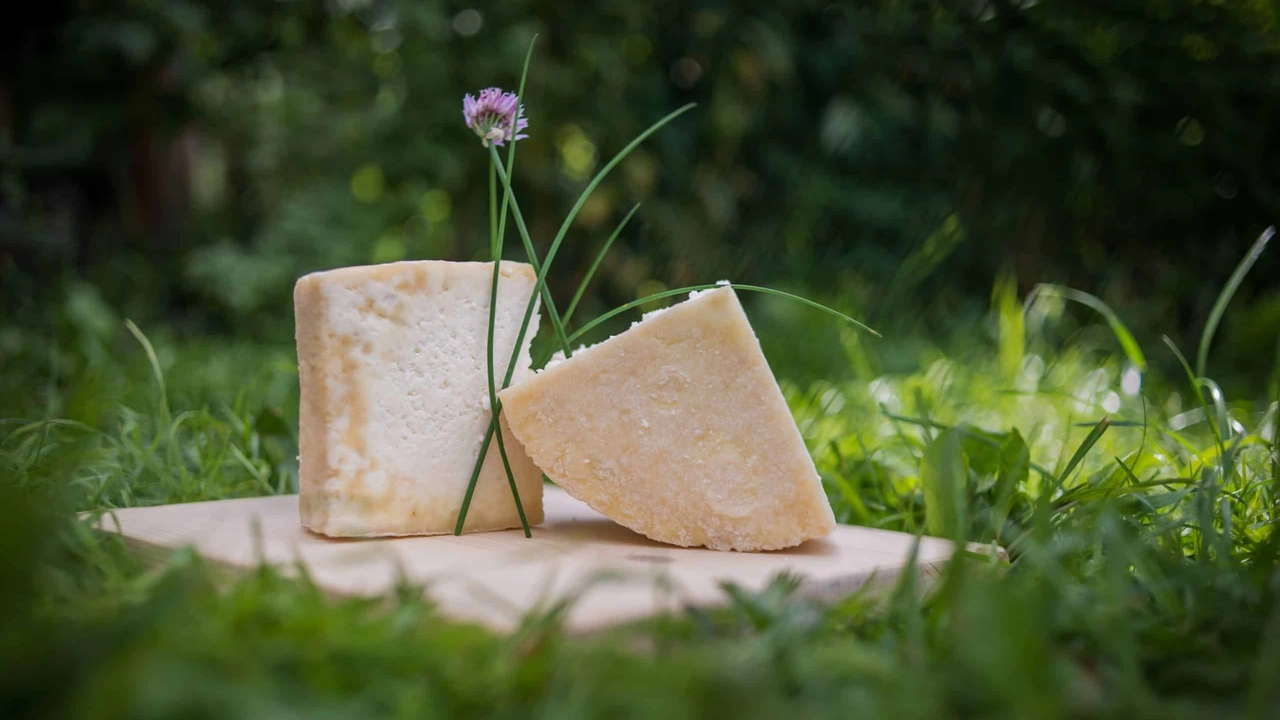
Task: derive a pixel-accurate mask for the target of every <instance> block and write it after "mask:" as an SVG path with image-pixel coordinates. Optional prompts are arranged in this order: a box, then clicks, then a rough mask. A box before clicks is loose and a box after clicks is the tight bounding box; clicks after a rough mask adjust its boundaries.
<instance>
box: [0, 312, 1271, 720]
mask: <svg viewBox="0 0 1280 720" xmlns="http://www.w3.org/2000/svg"><path fill="white" fill-rule="evenodd" d="M997 294H998V295H999V293H997ZM994 306H995V307H994V310H993V317H995V318H998V317H999V316H1000V315H1001V313H1002V312H1007V311H1008V308H1009V307H1010V303H1009V302H1008V298H1007V297H997V301H996V302H995V303H994ZM1064 312H1065V309H1064V306H1063V305H1062V304H1061V303H1060V302H1056V301H1055V299H1054V298H1050V297H1045V298H1041V299H1040V300H1039V301H1037V303H1036V304H1035V305H1034V306H1033V307H1032V308H1031V309H1030V312H1029V313H1028V315H1027V318H1029V319H1028V321H1027V322H1026V324H1025V325H1023V324H1022V323H1017V322H1012V320H1011V319H1005V320H1004V321H1001V322H998V323H994V326H995V327H998V328H1000V333H1001V334H1000V336H999V337H996V338H993V339H992V340H991V341H981V342H975V344H974V346H973V347H971V348H970V349H969V350H968V351H967V352H966V353H965V354H963V355H959V356H955V357H950V358H945V357H944V358H936V359H929V360H925V361H924V362H922V363H921V365H920V367H919V369H918V370H916V371H913V372H908V373H899V374H892V375H883V376H880V377H864V378H861V379H858V380H855V381H850V382H847V383H840V384H835V383H829V382H818V383H815V384H813V385H810V386H805V387H800V386H795V385H793V384H790V383H786V382H784V391H785V394H786V396H787V398H788V401H789V403H790V405H791V407H792V409H793V411H794V413H795V415H796V418H797V421H798V423H799V426H800V428H801V430H802V433H803V435H804V437H805V439H806V442H807V443H808V444H809V446H810V449H811V450H812V452H813V454H814V457H815V461H816V464H817V467H818V469H819V472H820V474H821V476H822V479H823V483H824V486H825V487H826V489H827V491H828V494H829V496H830V497H831V500H832V504H833V507H834V509H835V511H836V513H837V516H838V517H839V519H840V520H841V521H843V522H852V523H857V524H863V525H869V526H873V527H882V528H888V529H895V530H905V531H908V532H921V531H923V530H925V529H927V530H929V531H930V532H934V533H938V534H944V535H951V536H954V537H963V538H964V539H966V540H971V541H976V542H993V543H999V544H1001V545H1003V546H1005V547H1006V548H1008V549H1009V551H1010V555H1011V562H1010V563H1009V564H1008V565H1003V564H1000V563H993V562H992V561H991V560H990V559H987V558H978V557H962V558H960V559H958V560H957V561H956V562H954V563H952V564H951V565H950V566H948V568H947V569H946V571H945V572H944V573H943V575H942V577H941V578H940V579H939V580H938V582H937V584H936V586H935V587H934V588H933V590H931V591H930V592H928V593H923V594H922V593H920V592H919V589H918V588H915V587H913V586H912V585H911V584H910V578H908V580H907V581H904V584H903V585H901V586H899V587H897V588H895V589H894V590H893V591H892V592H891V593H890V595H889V596H888V597H885V598H875V597H870V596H853V597H849V598H845V599H843V600H840V601H837V602H834V603H828V604H817V603H814V602H811V601H808V600H805V599H803V598H802V597H800V596H798V595H797V594H796V593H795V587H796V581H795V580H793V579H790V578H786V577H781V578H779V579H778V580H777V581H776V582H775V583H774V584H773V585H772V586H771V587H769V588H768V589H766V590H765V591H763V592H760V593H748V592H745V591H743V590H741V589H738V588H732V587H729V588H726V589H725V592H726V598H727V600H728V602H729V606H728V607H727V608H726V609H724V610H721V611H712V612H706V611H693V610H690V611H688V612H685V613H681V614H679V615H675V616H671V617H666V618H660V619H656V620H654V621H652V622H650V623H644V624H640V625H637V626H632V627H628V628H620V629H617V630H614V631H610V632H608V633H605V634H603V635H600V636H594V637H587V638H573V637H568V636H566V635H564V634H563V633H562V632H561V631H560V630H559V629H558V617H559V614H560V613H561V612H562V611H563V609H552V610H550V611H548V612H546V613H544V614H541V615H537V616H532V617H528V618H526V619H525V621H524V623H523V625H522V626H521V628H520V629H519V630H518V631H516V632H514V633H512V634H509V635H495V634H492V633H489V632H487V631H484V630H481V629H479V628H476V627H472V626H468V625H465V624H458V623H454V622H451V621H448V620H446V619H443V618H441V617H439V616H438V615H437V614H436V613H435V611H434V609H433V608H432V606H431V604H430V601H429V599H427V598H425V597H424V596H423V594H422V592H421V590H420V589H419V588H413V587H402V588H400V589H399V590H398V591H397V592H395V593H392V594H389V595H388V596H386V597H382V598H371V599H364V600H335V599H331V598H328V597H326V596H325V595H324V594H323V593H321V592H319V591H318V590H317V589H316V588H315V587H313V586H312V585H311V584H310V583H309V582H308V581H307V579H306V578H305V576H304V577H303V578H301V579H296V578H295V579H290V578H286V577H284V576H282V575H281V574H279V573H277V572H276V571H274V570H271V569H269V568H263V569H260V570H259V571H258V572H255V573H253V574H251V575H250V576H248V577H245V578H241V579H237V580H231V581H228V580H226V579H225V578H223V577H222V576H220V575H219V574H218V573H217V572H215V571H213V570H212V569H210V568H208V567H206V566H205V565H204V564H203V563H202V562H201V561H200V559H199V558H197V557H193V556H192V555H190V554H189V553H185V552H178V553H176V554H175V555H174V556H173V557H172V558H171V559H170V561H169V562H168V564H167V565H166V566H164V567H163V568H160V569H154V570H147V569H144V568H141V567H139V566H138V565H137V564H136V563H135V562H134V561H133V560H132V559H131V558H130V556H129V555H128V554H127V553H126V552H124V550H123V548H122V547H121V546H120V544H119V542H118V541H116V540H115V539H114V538H112V537H110V536H102V535H97V534H95V533H92V532H90V531H89V530H88V529H87V525H86V523H84V522H82V521H79V520H77V519H76V518H75V516H74V514H73V512H74V511H77V510H105V509H109V508H112V507H121V506H128V505H140V504H153V503H162V502H182V501H191V500H203V499H213V498H221V497H234V496H245V495H260V494H269V493H276V492H290V491H295V490H296V464H295V461H294V460H293V457H294V455H295V453H296V444H295V443H296V436H295V428H296V417H294V415H295V413H296V394H295V393H296V387H295V383H296V377H295V376H294V375H293V373H292V371H291V367H290V353H289V349H288V348H263V347H258V346H249V345H244V346H241V345H236V344H234V343H232V344H230V345H227V344H200V343H183V342H178V341H176V340H174V339H172V338H167V337H164V336H163V333H153V334H152V336H151V337H150V339H148V335H145V334H143V331H142V330H138V332H137V334H136V337H135V336H134V335H132V334H131V333H130V332H124V331H123V330H122V331H121V332H120V333H118V335H119V337H116V338H113V339H111V340H110V341H108V342H107V343H106V344H105V345H104V346H103V347H102V348H99V350H101V352H85V353H83V355H82V356H80V357H78V358H76V357H71V358H69V359H67V360H65V361H64V362H60V363H59V368H60V369H59V370H58V376H57V377H56V378H52V379H51V380H50V382H47V383H43V384H42V383H36V382H32V383H28V384H27V385H25V386H23V387H26V388H28V389H27V390H25V391H24V392H22V393H17V394H11V395H9V396H8V397H6V398H5V401H6V410H5V413H4V414H5V415H6V416H10V419H7V420H5V421H4V422H3V424H2V425H0V473H3V477H4V478H5V481H4V482H3V484H2V485H0V493H3V495H4V497H2V498H0V513H2V514H3V518H2V519H0V558H2V559H3V560H0V561H2V562H3V563H4V564H5V565H4V567H2V568H0V572H3V577H4V578H5V579H6V582H5V583H3V588H2V589H0V613H3V617H5V618H6V620H7V622H6V623H4V624H3V625H2V626H0V658H3V665H4V667H6V668H7V671H6V673H4V674H3V677H2V678H0V707H3V709H4V715H5V716H6V717H52V716H58V717H74V716H93V717H105V716H120V717H125V716H149V717H163V716H183V717H189V716H218V717H229V716H238V717H264V716H286V715H288V716H297V715H300V714H307V715H317V716H326V715H333V716H342V717H386V716H395V717H506V716H511V715H513V714H523V715H531V716H537V717H593V716H605V715H608V716H619V717H664V718H666V717H674V718H678V717H734V718H738V717H765V716H779V715H782V714H784V713H785V714H787V715H788V716H795V717H801V718H808V717H814V718H817V717H841V718H848V717H855V718H856V717H868V718H871V717H876V718H879V717H913V718H949V717H957V716H982V717H1010V718H1014V717H1016V718H1026V717H1054V718H1058V717H1112V716H1121V715H1123V716H1127V717H1159V718H1200V717H1204V718H1221V717H1274V712H1275V708H1276V707H1277V706H1278V705H1277V703H1280V604H1278V603H1277V591H1278V590H1280V566H1278V565H1277V550H1278V549H1280V547H1278V543H1280V541H1278V540H1277V536H1276V534H1275V524H1276V521H1277V502H1276V499H1277V493H1280V472H1277V465H1278V464H1280V459H1278V458H1277V452H1276V446H1275V432H1276V430H1275V428H1276V425H1277V422H1278V418H1277V406H1276V404H1275V401H1274V399H1271V400H1266V399H1263V398H1245V399H1229V398H1219V397H1215V393H1214V392H1213V390H1212V387H1213V385H1212V383H1211V381H1207V380H1202V379H1199V378H1197V379H1196V383H1195V384H1192V382H1191V381H1189V380H1188V379H1186V378H1179V379H1162V378H1159V377H1155V376H1153V375H1152V374H1150V373H1148V374H1145V375H1144V374H1142V373H1139V372H1138V371H1137V367H1136V366H1135V365H1134V363H1133V362H1132V361H1131V360H1130V359H1129V357H1128V356H1126V354H1125V352H1123V351H1121V350H1119V348H1120V345H1119V343H1116V342H1115V341H1114V339H1113V341H1112V342H1113V343H1114V344H1113V345H1112V347H1113V348H1114V349H1113V350H1112V351H1111V352H1100V351H1099V347H1098V345H1097V344H1096V342H1095V341H1094V340H1089V341H1087V342H1086V340H1085V338H1084V337H1083V336H1077V340H1076V341H1074V342H1073V343H1069V344H1066V345H1056V344H1052V343H1051V342H1050V341H1048V340H1046V339H1045V337H1046V336H1047V333H1041V332H1039V331H1038V330H1037V329H1036V328H1043V327H1047V326H1049V325H1052V324H1053V323H1054V322H1055V321H1056V320H1057V319H1058V318H1060V317H1061V316H1062V314H1063V313H1064ZM1032 319H1034V321H1033V320H1032ZM1027 328H1030V329H1027ZM131 330H132V329H131ZM1015 334H1016V335H1017V337H1010V335H1015ZM876 342H877V343H880V342H891V340H890V341H876ZM64 344H65V343H64V342H63V340H62V339H60V338H54V337H47V338H43V339H32V341H31V342H29V343H28V344H27V345H26V346H25V348H26V349H25V350H21V351H19V352H17V353H16V354H14V355H12V356H10V357H8V358H6V360H7V361H8V362H9V365H7V366H6V373H7V374H8V375H10V376H11V377H19V376H21V377H24V378H39V377H41V376H42V375H43V374H47V373H48V372H51V371H50V370H49V368H48V367H47V366H46V363H45V348H46V346H48V345H55V346H62V345H64ZM875 348H876V345H875V344H874V343H861V344H860V351H861V352H867V353H874V352H876V349H875ZM933 357H936V356H933ZM261 368H268V369H267V370H265V371H264V370H261ZM19 370H21V372H19ZM243 378H253V380H251V381H250V382H247V383H246V382H244V381H243V380H242V379H243ZM13 387H17V386H13ZM1205 388H1209V390H1208V391H1207V392H1206V391H1205ZM1201 395H1203V396H1204V398H1205V401H1204V403H1203V404H1202V403H1201V401H1200V400H1199V399H1198V397H1199V396H1201ZM104 397H107V398H109V400H106V401H104V399H103V398H104ZM47 409H52V410H55V411H56V412H53V413H51V414H48V415H41V414H39V413H41V412H43V411H45V410H47ZM18 415H22V418H21V419H18V418H17V416H18Z"/></svg>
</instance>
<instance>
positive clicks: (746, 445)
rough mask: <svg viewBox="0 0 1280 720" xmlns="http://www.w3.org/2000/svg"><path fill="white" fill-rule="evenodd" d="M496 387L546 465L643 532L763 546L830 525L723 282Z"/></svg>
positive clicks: (571, 488)
mask: <svg viewBox="0 0 1280 720" xmlns="http://www.w3.org/2000/svg"><path fill="white" fill-rule="evenodd" d="M500 397H501V401H502V405H503V415H504V417H505V418H506V419H507V422H508V423H509V424H510V426H511V430H512V431H513V432H514V433H515V435H516V438H518V439H519V440H520V442H521V444H522V445H523V446H524V448H525V450H526V451H527V452H528V453H529V456H530V457H531V458H533V461H534V463H536V464H537V465H538V467H540V468H542V470H543V472H545V473H546V474H547V475H548V476H550V477H551V478H552V479H553V480H554V481H555V482H556V483H557V484H558V485H560V487H562V488H564V489H565V490H566V491H567V492H568V493H569V494H570V495H573V496H574V497H576V498H578V499H579V500H582V501H583V502H585V503H587V504H588V505H590V506H591V507H592V508H594V509H595V510H597V511H599V512H600V513H601V514H603V515H605V516H606V517H608V518H610V519H612V520H614V521H616V522H618V523H620V524H622V525H624V526H626V527H628V528H631V529H632V530H635V531H636V532H639V533H641V534H643V535H645V536H647V537H650V538H652V539H654V540H659V541H661V542H666V543H671V544H673V545H683V546H686V547H697V546H706V547H709V548H713V549H717V550H774V549H778V548H785V547H791V546H794V545H799V544H800V543H802V542H804V541H806V540H809V539H812V538H817V537H821V536H823V535H826V534H827V533H829V532H831V531H832V530H833V529H835V517H834V516H833V515H832V512H831V505H830V503H829V502H828V500H827V497H826V494H825V493H824V492H823V489H822V483H821V481H820V480H819V478H818V473H817V472H816V471H815V470H814V466H813V460H812V458H810V457H809V453H808V451H807V450H806V448H805V446H804V441H803V440H802V439H801V437H800V431H799V430H798V429H797V428H796V424H795V420H794V419H793V418H792V416H791V412H790V410H789V409H788V408H787V403H786V401H785V400H784V399H783V397H782V392H781V391H780V390H779V389H778V384H777V382H776V381H775V380H774V378H773V374H772V373H771V372H770V371H769V365H768V363H767V362H766V361H765V358H764V354H763V353H761V351H760V344H759V342H758V341H757V340H756V336H755V333H754V332H752V330H751V325H750V324H749V323H748V322H747V316H746V314H745V313H743V311H742V306H741V305H740V304H739V303H738V298H737V296H736V295H735V294H734V292H733V290H732V289H731V288H728V287H723V288H717V289H715V290H712V291H707V292H703V293H695V295H694V296H692V297H691V299H690V300H688V301H687V302H684V303H681V304H679V305H675V306H673V307H670V308H667V309H665V310H662V311H660V312H658V313H651V314H650V315H649V316H647V317H646V318H645V320H644V321H643V322H640V323H638V324H636V325H634V326H633V327H632V328H631V329H630V330H627V331H626V332H623V333H621V334H619V335H616V336H614V337H612V338H610V339H608V340H606V341H604V342H602V343H600V344H598V345H595V346H593V347H590V348H587V349H585V350H582V351H579V352H578V353H576V354H574V356H573V357H572V358H570V359H568V360H564V361H562V362H559V363H557V364H555V365H553V366H550V367H548V368H547V369H545V370H543V371H542V372H540V373H538V374H537V375H535V376H534V377H532V378H530V379H528V380H526V381H524V382H523V383H520V384H519V385H514V386H512V387H510V388H508V389H507V390H505V391H503V393H502V394H501V396H500Z"/></svg>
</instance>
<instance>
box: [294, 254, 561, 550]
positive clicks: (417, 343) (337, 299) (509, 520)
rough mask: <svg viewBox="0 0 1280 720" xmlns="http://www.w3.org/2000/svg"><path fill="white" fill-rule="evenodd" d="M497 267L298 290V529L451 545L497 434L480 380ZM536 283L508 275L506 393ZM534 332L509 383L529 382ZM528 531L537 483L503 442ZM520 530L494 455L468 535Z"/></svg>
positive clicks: (349, 273) (360, 276) (388, 271)
mask: <svg viewBox="0 0 1280 720" xmlns="http://www.w3.org/2000/svg"><path fill="white" fill-rule="evenodd" d="M492 272H493V264H492V263H454V262H441V261H424V262H399V263H391V264H388V265H373V266H368V267H350V268H342V269H339V270H330V271H327V272H319V273H313V274H311V275H307V276H305V277H303V278H302V279H300V280H298V284H297V285H296V286H295V288H294V292H293V302H294V313H295V319H296V323H297V341H298V375H299V378H300V381H301V386H302V395H301V407H300V409H299V430H300V433H299V438H298V440H299V442H298V444H299V451H300V455H299V463H300V467H299V481H300V482H299V484H300V486H301V488H300V489H301V491H302V496H301V502H300V505H301V515H302V524H303V525H304V526H306V527H307V528H310V529H311V530H313V531H315V532H317V533H321V534H324V535H333V536H342V537H367V536H377V535H426V534H435V533H447V532H452V531H453V527H454V523H455V522H456V521H457V517H458V510H459V508H460V507H461V505H462V498H463V495H464V494H465V492H466V487H467V483H468V481H469V480H470V477H471V471H472V468H473V466H474V464H475V460H476V458H477V457H478V456H479V454H480V445H481V442H482V441H483V439H484V434H485V430H486V429H487V428H488V425H489V418H490V413H489V394H488V370H487V366H486V362H487V357H486V348H487V332H488V325H489V297H490V283H491V282H492V275H491V274H492ZM535 279H536V276H535V275H534V272H533V268H531V267H529V266H528V265H525V264H523V263H512V262H504V263H502V267H501V277H500V279H499V284H498V310H497V322H496V330H495V335H494V338H495V343H494V362H495V367H496V372H497V375H498V382H499V383H501V377H502V374H503V373H505V371H506V366H507V361H508V360H509V359H510V358H511V349H512V347H514V345H515V341H516V335H517V334H518V333H519V330H520V322H521V320H522V319H523V317H524V312H525V307H526V304H527V303H528V302H529V296H530V295H531V294H532V293H533V288H534V282H535ZM536 317H537V316H536V315H535V319H534V321H533V322H531V323H530V325H531V326H530V328H529V332H528V333H527V335H526V337H525V342H524V347H523V348H521V351H520V356H519V361H518V365H517V368H516V372H515V379H523V378H524V377H525V376H528V375H531V374H532V373H531V372H530V370H529V342H530V341H531V339H532V338H533V336H534V334H535V333H536V332H537V324H536V322H537V320H536ZM504 440H505V441H506V449H507V457H508V458H509V460H510V461H511V470H512V473H513V474H514V475H515V478H516V483H517V487H518V488H519V490H520V499H521V501H522V503H523V505H524V510H525V514H526V516H527V517H528V520H529V522H530V523H531V524H533V523H539V522H542V475H541V473H540V472H539V471H538V468H537V467H536V466H534V464H533V463H532V462H531V461H530V460H529V457H528V456H527V455H526V454H525V452H524V450H523V449H521V447H520V443H519V442H517V441H516V440H515V439H514V438H513V437H512V435H511V432H510V431H509V430H505V429H504ZM519 526H520V518H519V516H518V515H517V513H516V507H515V501H514V500H513V499H512V497H511V489H510V486H509V484H508V483H507V479H506V473H505V472H504V470H503V468H502V459H501V458H500V457H499V455H498V443H497V442H496V441H494V442H492V443H491V444H490V446H489V451H488V455H487V457H486V458H485V463H484V466H483V469H482V471H481V474H480V479H479V482H478V483H477V485H476V491H475V495H474V497H473V499H472V502H471V507H470V509H469V512H468V514H467V524H466V527H465V530H469V531H479V530H501V529H504V528H514V527H519Z"/></svg>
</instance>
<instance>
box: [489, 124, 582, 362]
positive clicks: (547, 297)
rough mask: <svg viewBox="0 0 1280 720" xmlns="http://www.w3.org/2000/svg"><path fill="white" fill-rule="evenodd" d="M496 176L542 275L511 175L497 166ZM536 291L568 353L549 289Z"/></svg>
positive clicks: (528, 252) (526, 248) (527, 250)
mask: <svg viewBox="0 0 1280 720" xmlns="http://www.w3.org/2000/svg"><path fill="white" fill-rule="evenodd" d="M489 152H490V154H491V155H492V156H493V157H497V151H495V150H494V149H493V148H489ZM497 168H498V176H499V177H500V178H501V179H502V187H503V188H504V194H503V196H502V198H503V202H504V204H505V202H506V199H507V198H508V197H510V198H511V215H512V216H513V217H515V219H516V232H517V233H519V235H520V240H521V242H523V243H524V252H525V254H526V255H528V256H529V264H530V265H532V266H533V271H534V272H535V273H539V274H541V273H542V266H541V265H539V263H538V251H537V250H534V249H533V240H532V239H531V238H530V237H529V228H528V227H526V226H525V224H524V214H523V213H521V212H520V204H519V203H517V202H516V197H515V195H514V194H513V193H511V192H510V190H509V188H510V187H511V175H510V174H509V173H508V172H507V171H504V170H503V169H502V165H498V166H497ZM502 215H503V217H502V219H503V221H504V222H505V221H506V219H507V218H506V210H505V208H504V209H503V213H502ZM538 291H539V293H541V295H542V304H543V305H545V306H546V308H547V317H548V318H549V319H550V320H551V328H552V330H554V331H555V336H556V341H557V342H559V343H560V345H561V347H563V348H564V351H565V352H566V353H568V352H570V348H569V340H568V339H567V338H565V336H564V323H563V322H562V321H561V320H560V313H558V312H556V302H555V300H553V299H552V298H551V289H550V288H548V287H547V285H546V283H539V285H538Z"/></svg>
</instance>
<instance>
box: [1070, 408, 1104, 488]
mask: <svg viewBox="0 0 1280 720" xmlns="http://www.w3.org/2000/svg"><path fill="white" fill-rule="evenodd" d="M1109 427H1111V418H1106V417H1104V418H1102V419H1101V420H1099V421H1098V424H1097V425H1094V426H1093V430H1091V431H1089V434H1088V435H1087V436H1085V439H1084V442H1082V443H1080V447H1078V448H1076V452H1075V454H1074V455H1072V456H1071V459H1070V460H1068V461H1067V467H1066V468H1065V469H1064V470H1063V471H1062V474H1061V475H1059V476H1058V486H1059V487H1061V486H1062V485H1063V484H1065V483H1066V482H1067V478H1068V477H1070V475H1071V471H1073V470H1075V469H1076V466H1077V465H1079V464H1080V463H1081V462H1082V461H1083V460H1084V458H1085V456H1086V455H1088V454H1089V451H1090V450H1092V449H1093V446H1094V445H1096V444H1098V440H1100V439H1102V435H1103V433H1105V432H1106V431H1107V428H1109Z"/></svg>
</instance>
